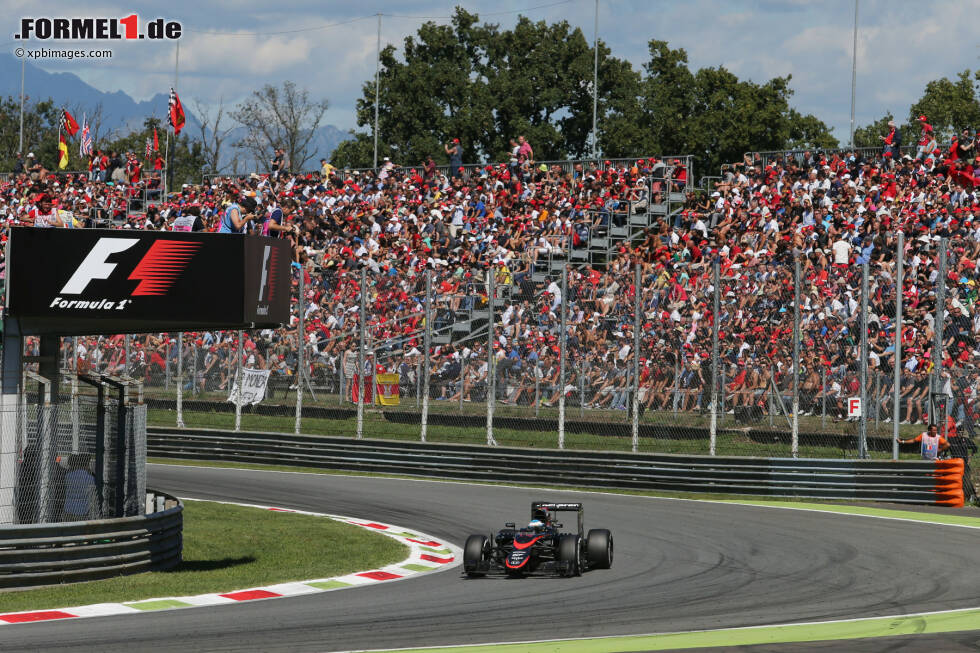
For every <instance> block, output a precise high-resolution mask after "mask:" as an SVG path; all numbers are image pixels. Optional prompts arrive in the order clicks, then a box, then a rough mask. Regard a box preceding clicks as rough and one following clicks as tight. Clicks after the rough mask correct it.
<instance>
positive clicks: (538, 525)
mask: <svg viewBox="0 0 980 653" xmlns="http://www.w3.org/2000/svg"><path fill="white" fill-rule="evenodd" d="M527 527H528V528H529V529H531V530H532V531H540V530H541V529H543V528H544V522H543V521H541V520H540V519H532V520H531V523H530V524H528V525H527Z"/></svg>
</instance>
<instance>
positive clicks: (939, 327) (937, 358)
mask: <svg viewBox="0 0 980 653" xmlns="http://www.w3.org/2000/svg"><path fill="white" fill-rule="evenodd" d="M947 242H948V241H947V240H946V239H945V238H942V239H940V241H939V275H938V276H937V278H936V282H937V283H938V284H939V285H938V287H937V288H936V324H935V326H934V327H933V330H934V331H935V332H936V337H935V342H934V344H933V347H932V380H931V381H932V382H931V383H930V387H931V388H932V397H931V401H930V402H929V421H930V422H932V423H933V424H935V425H936V426H938V427H939V429H940V433H944V432H945V424H940V423H939V420H938V419H937V417H938V411H936V410H934V408H933V404H936V403H938V401H939V399H938V395H941V394H943V379H942V372H943V323H944V322H945V321H946V244H947ZM934 413H936V414H934Z"/></svg>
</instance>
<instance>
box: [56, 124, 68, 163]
mask: <svg viewBox="0 0 980 653" xmlns="http://www.w3.org/2000/svg"><path fill="white" fill-rule="evenodd" d="M67 167H68V143H66V142H65V135H64V134H62V133H61V132H58V169H59V170H64V169H65V168H67Z"/></svg>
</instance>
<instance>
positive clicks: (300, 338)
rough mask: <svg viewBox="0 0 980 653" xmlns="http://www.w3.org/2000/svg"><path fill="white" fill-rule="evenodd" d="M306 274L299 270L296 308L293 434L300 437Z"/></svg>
mask: <svg viewBox="0 0 980 653" xmlns="http://www.w3.org/2000/svg"><path fill="white" fill-rule="evenodd" d="M305 284H306V272H305V271H304V270H303V268H300V269H299V286H298V288H297V293H298V297H297V298H296V299H297V301H296V307H297V309H299V315H298V316H297V317H298V319H297V321H296V347H297V351H296V423H295V425H294V426H293V433H295V434H296V435H299V433H300V427H301V426H302V422H303V377H304V376H305V375H304V374H303V365H304V362H303V353H304V352H303V350H304V349H306V346H305V345H306V324H305V318H306V287H305Z"/></svg>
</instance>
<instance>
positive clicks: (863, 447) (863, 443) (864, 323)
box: [858, 260, 868, 458]
mask: <svg viewBox="0 0 980 653" xmlns="http://www.w3.org/2000/svg"><path fill="white" fill-rule="evenodd" d="M858 324H859V325H860V328H861V356H860V360H859V361H858V369H859V370H860V373H861V421H860V426H861V428H860V430H859V432H858V457H859V458H867V457H868V262H867V260H865V262H864V263H863V264H862V265H861V319H860V321H859V322H858Z"/></svg>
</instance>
